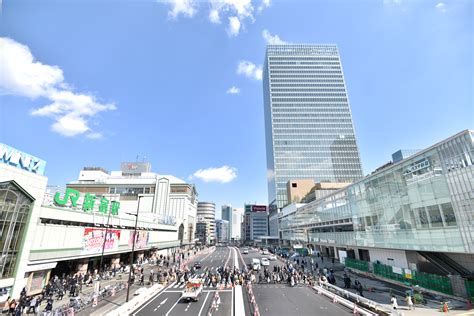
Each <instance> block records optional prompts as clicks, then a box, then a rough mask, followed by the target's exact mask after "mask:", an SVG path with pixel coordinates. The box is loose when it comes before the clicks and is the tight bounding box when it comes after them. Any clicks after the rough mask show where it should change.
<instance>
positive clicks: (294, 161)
mask: <svg viewBox="0 0 474 316" xmlns="http://www.w3.org/2000/svg"><path fill="white" fill-rule="evenodd" d="M263 90H264V93H263V95H264V107H265V133H266V151H267V178H268V197H269V203H271V204H273V205H276V206H277V207H283V206H285V205H286V204H288V202H291V201H287V194H286V183H287V182H288V180H291V179H308V178H309V179H314V180H315V181H316V182H353V181H354V180H357V179H360V178H361V177H362V167H361V163H360V157H359V151H358V148H357V143H356V139H355V134H354V127H353V124H352V116H351V111H350V107H349V100H348V97H347V91H346V85H345V82H344V75H343V72H342V66H341V60H340V57H339V52H338V49H337V46H336V45H293V44H291V45H286V44H285V45H268V46H267V51H266V56H265V68H264V73H263Z"/></svg>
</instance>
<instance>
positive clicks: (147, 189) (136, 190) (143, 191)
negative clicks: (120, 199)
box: [109, 187, 155, 196]
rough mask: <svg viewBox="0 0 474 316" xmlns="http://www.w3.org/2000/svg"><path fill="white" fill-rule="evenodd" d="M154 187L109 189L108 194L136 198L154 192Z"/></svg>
mask: <svg viewBox="0 0 474 316" xmlns="http://www.w3.org/2000/svg"><path fill="white" fill-rule="evenodd" d="M154 189H155V188H154V187H110V188H109V193H110V194H120V195H125V196H127V195H128V196H136V195H139V194H149V193H153V192H154Z"/></svg>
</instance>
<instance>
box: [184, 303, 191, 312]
mask: <svg viewBox="0 0 474 316" xmlns="http://www.w3.org/2000/svg"><path fill="white" fill-rule="evenodd" d="M189 306H191V302H189V303H188V306H186V309H185V310H184V311H185V312H187V311H188V309H189Z"/></svg>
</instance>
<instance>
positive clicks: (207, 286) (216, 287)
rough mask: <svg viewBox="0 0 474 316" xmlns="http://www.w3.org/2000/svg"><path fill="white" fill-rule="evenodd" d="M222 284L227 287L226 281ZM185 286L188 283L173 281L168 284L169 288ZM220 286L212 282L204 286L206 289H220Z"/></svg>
mask: <svg viewBox="0 0 474 316" xmlns="http://www.w3.org/2000/svg"><path fill="white" fill-rule="evenodd" d="M222 285H223V286H224V287H225V284H224V283H222ZM185 286H186V283H176V282H173V283H171V284H170V285H169V286H168V288H169V289H184V287H185ZM220 286H221V284H217V285H216V286H213V285H212V284H211V285H207V284H204V286H203V288H204V289H218V288H219V287H220Z"/></svg>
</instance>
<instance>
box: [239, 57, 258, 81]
mask: <svg viewBox="0 0 474 316" xmlns="http://www.w3.org/2000/svg"><path fill="white" fill-rule="evenodd" d="M237 74H239V75H244V76H246V77H248V78H251V79H255V80H262V74H263V68H262V66H257V65H255V64H254V63H252V62H250V61H247V60H243V61H241V62H239V65H238V66H237Z"/></svg>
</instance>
